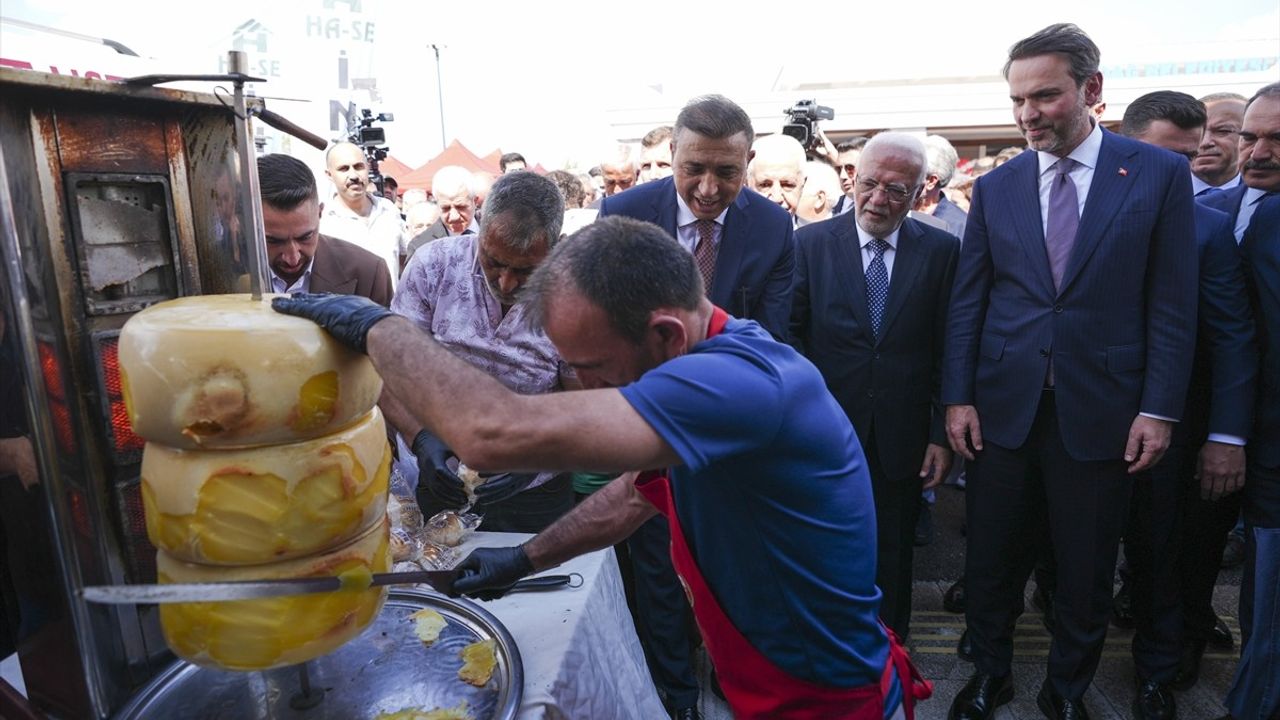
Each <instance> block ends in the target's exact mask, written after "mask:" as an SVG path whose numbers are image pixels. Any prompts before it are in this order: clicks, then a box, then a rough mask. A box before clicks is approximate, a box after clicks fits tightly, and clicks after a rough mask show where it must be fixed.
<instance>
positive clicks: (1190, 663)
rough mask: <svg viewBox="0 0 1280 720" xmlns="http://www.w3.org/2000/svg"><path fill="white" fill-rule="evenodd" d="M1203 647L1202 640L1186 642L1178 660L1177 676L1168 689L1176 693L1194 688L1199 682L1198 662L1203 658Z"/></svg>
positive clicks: (1203, 642)
mask: <svg viewBox="0 0 1280 720" xmlns="http://www.w3.org/2000/svg"><path fill="white" fill-rule="evenodd" d="M1204 646H1205V641H1204V640H1188V641H1187V644H1186V645H1183V646H1182V655H1181V656H1179V658H1178V674H1177V675H1175V676H1174V677H1173V682H1171V683H1169V687H1171V688H1173V689H1174V690H1177V691H1178V692H1185V691H1187V690H1190V689H1191V688H1193V687H1195V685H1196V683H1197V682H1198V681H1199V680H1200V660H1201V658H1203V657H1204Z"/></svg>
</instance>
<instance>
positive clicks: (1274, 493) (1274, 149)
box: [1227, 83, 1280, 719]
mask: <svg viewBox="0 0 1280 720" xmlns="http://www.w3.org/2000/svg"><path fill="white" fill-rule="evenodd" d="M1240 169H1241V175H1242V181H1243V185H1244V186H1246V187H1247V188H1248V189H1247V190H1246V191H1245V192H1244V193H1243V197H1242V202H1241V204H1240V206H1239V215H1245V214H1246V213H1248V218H1247V221H1246V222H1244V223H1243V225H1244V231H1243V233H1242V234H1241V238H1240V239H1241V242H1240V252H1241V256H1242V258H1243V260H1244V267H1245V279H1246V281H1247V282H1248V286H1249V298H1250V300H1251V301H1252V303H1253V312H1254V317H1255V318H1256V319H1257V323H1258V342H1259V349H1260V351H1261V355H1262V365H1261V373H1260V377H1261V382H1260V383H1259V385H1260V387H1259V392H1258V413H1257V420H1256V422H1255V425H1254V430H1253V438H1252V439H1251V440H1250V443H1249V448H1248V450H1249V467H1248V472H1247V478H1246V481H1245V499H1244V522H1245V565H1244V568H1245V571H1244V579H1243V581H1242V582H1241V583H1240V636H1241V649H1242V652H1241V661H1240V664H1241V667H1240V671H1239V672H1238V673H1237V676H1236V684H1235V687H1234V688H1233V689H1232V692H1231V696H1230V698H1229V699H1228V702H1227V707H1229V708H1230V709H1231V710H1232V712H1233V713H1234V714H1235V716H1236V717H1238V718H1242V719H1243V718H1253V717H1274V716H1275V715H1274V714H1275V713H1278V712H1280V695H1278V694H1277V693H1276V691H1275V687H1276V685H1275V679H1276V677H1277V673H1278V672H1280V627H1277V625H1276V615H1277V614H1278V613H1280V601H1277V599H1276V595H1277V592H1280V555H1278V554H1277V553H1274V552H1272V553H1259V552H1258V549H1257V542H1258V536H1259V535H1261V534H1270V535H1271V536H1273V537H1274V535H1275V534H1276V533H1277V532H1280V83H1272V84H1270V85H1267V86H1266V87H1263V88H1262V89H1261V90H1259V91H1258V92H1257V94H1255V95H1254V96H1253V97H1252V98H1251V99H1250V100H1249V103H1248V105H1246V106H1245V111H1244V123H1243V125H1242V126H1241V130H1240ZM1236 224H1237V226H1240V225H1241V224H1242V223H1241V222H1240V220H1239V219H1237V223H1236ZM1255 533H1257V535H1255ZM1258 584H1261V585H1262V587H1258V588H1257V592H1256V594H1255V586H1256V585H1258ZM1256 599H1261V600H1262V602H1264V603H1267V604H1268V605H1269V607H1268V606H1267V605H1264V606H1263V607H1258V608H1255V600H1256ZM1255 611H1256V612H1255Z"/></svg>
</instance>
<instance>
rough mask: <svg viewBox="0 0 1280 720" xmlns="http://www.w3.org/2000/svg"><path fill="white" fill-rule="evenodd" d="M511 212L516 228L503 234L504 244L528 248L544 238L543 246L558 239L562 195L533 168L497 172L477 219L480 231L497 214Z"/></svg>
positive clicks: (562, 207) (483, 233)
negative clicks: (504, 235) (505, 239)
mask: <svg viewBox="0 0 1280 720" xmlns="http://www.w3.org/2000/svg"><path fill="white" fill-rule="evenodd" d="M506 215H511V216H512V218H511V219H512V220H513V221H514V223H513V224H512V226H513V227H514V228H515V230H516V232H515V233H514V234H513V235H512V236H510V237H508V238H507V247H508V248H510V249H511V250H514V251H515V252H521V253H523V252H528V251H529V249H530V248H532V247H533V245H534V244H535V243H536V242H537V241H538V240H539V239H540V238H545V239H546V241H547V249H551V248H552V247H555V244H556V243H557V242H558V241H559V240H560V228H561V226H562V225H563V224H564V198H562V197H561V196H560V190H559V189H558V188H556V184H555V183H553V182H551V181H550V180H548V179H547V178H544V177H542V176H541V175H539V174H537V173H534V172H514V173H507V174H505V175H502V176H500V177H499V178H498V179H497V180H496V181H494V183H493V187H492V188H490V189H489V197H488V199H486V200H485V201H484V216H483V217H482V218H481V219H480V235H481V236H482V237H483V236H484V235H485V234H486V231H487V230H488V228H489V226H490V224H491V223H492V222H493V221H494V220H495V219H496V218H499V217H504V216H506Z"/></svg>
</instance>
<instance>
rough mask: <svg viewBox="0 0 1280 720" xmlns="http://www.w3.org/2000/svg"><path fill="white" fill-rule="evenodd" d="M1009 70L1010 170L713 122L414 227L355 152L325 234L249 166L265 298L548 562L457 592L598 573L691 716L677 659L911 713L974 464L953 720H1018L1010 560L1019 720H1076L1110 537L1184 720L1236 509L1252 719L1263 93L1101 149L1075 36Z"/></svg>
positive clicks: (863, 142) (725, 691)
mask: <svg viewBox="0 0 1280 720" xmlns="http://www.w3.org/2000/svg"><path fill="white" fill-rule="evenodd" d="M1004 75H1005V78H1006V80H1007V82H1008V87H1009V94H1010V97H1011V98H1012V103H1013V118H1014V120H1015V122H1016V124H1017V127H1018V129H1019V130H1020V132H1021V133H1022V135H1023V136H1024V138H1025V140H1026V147H1025V148H1019V149H1017V150H1015V151H1013V152H1009V153H1001V155H1000V156H997V157H996V158H993V159H990V160H989V161H988V162H976V161H968V162H966V163H964V166H963V167H960V166H961V163H960V161H959V159H958V157H957V153H956V151H955V149H954V148H953V147H952V146H951V145H950V144H949V143H948V142H947V141H946V140H945V139H944V138H941V137H939V136H933V135H931V136H927V137H923V138H922V137H919V136H917V135H913V134H909V133H901V132H883V133H878V134H876V135H874V136H873V137H871V138H869V139H867V138H858V139H855V140H851V141H846V142H841V143H839V144H833V143H831V142H830V141H828V140H827V139H826V138H825V137H823V138H820V142H819V143H817V144H816V146H815V147H814V148H810V149H809V151H808V152H806V148H805V147H803V146H802V145H801V144H800V143H799V142H798V141H796V140H795V139H794V138H792V137H790V136H787V135H784V134H773V135H767V136H762V137H756V135H755V132H754V130H753V127H752V124H751V121H750V118H749V117H748V116H747V115H746V113H745V112H744V111H743V110H742V109H741V108H740V107H739V106H738V105H736V104H735V103H733V102H732V101H731V100H729V99H727V98H724V97H721V96H715V95H712V96H704V97H699V98H695V99H693V100H691V101H690V102H689V103H688V104H687V105H686V106H685V107H684V108H683V109H682V110H681V112H680V114H679V116H678V117H677V118H675V120H674V123H673V125H672V126H664V127H660V128H656V129H655V130H654V131H653V132H651V133H649V134H648V135H646V136H645V138H644V139H643V141H642V142H641V147H640V150H639V152H638V153H633V152H631V151H630V149H628V148H627V147H626V146H622V145H620V146H619V147H618V148H617V149H616V151H614V152H611V153H608V157H605V158H602V159H601V163H600V166H599V174H598V176H592V175H585V176H583V175H577V174H575V173H572V172H567V171H552V172H550V173H548V174H547V175H546V176H542V175H540V174H537V173H534V172H531V171H529V170H527V169H526V168H527V163H526V162H525V160H524V158H523V157H521V156H520V155H518V154H515V153H511V154H508V155H505V156H503V158H502V166H503V174H502V175H501V176H499V177H497V178H479V179H477V178H476V177H475V176H473V174H472V173H469V172H467V171H466V170H464V169H462V168H456V167H449V168H443V169H441V170H440V171H438V172H437V174H436V176H435V178H434V180H433V184H432V189H431V193H430V195H429V196H428V194H427V193H425V192H422V191H413V190H411V191H407V192H405V193H404V195H403V196H398V197H397V199H398V200H399V202H400V208H399V210H400V212H397V209H396V206H395V205H394V204H393V202H392V201H390V200H389V199H387V198H384V197H380V196H379V195H378V194H377V193H376V192H375V190H374V188H372V187H371V186H370V184H369V181H368V167H367V165H366V164H365V162H364V160H363V154H362V153H361V152H360V149H359V148H357V147H355V146H352V145H349V144H339V145H335V146H334V147H333V148H331V149H330V150H329V152H328V154H327V157H326V161H327V174H328V177H329V179H330V180H332V182H333V194H332V196H331V197H328V198H327V199H325V200H324V202H323V203H321V200H320V197H319V194H318V191H317V188H316V184H315V182H314V178H313V177H308V176H309V175H310V173H309V171H308V169H307V168H306V166H305V165H304V164H303V163H301V162H299V161H297V160H293V159H291V158H286V157H284V156H276V155H272V156H265V157H263V158H262V159H261V160H260V162H259V174H260V178H261V184H262V188H263V212H264V218H265V221H266V223H265V225H266V235H267V246H268V255H269V260H270V263H269V264H270V267H271V271H272V274H273V284H274V287H275V289H276V291H277V292H282V293H283V292H288V293H298V294H296V295H294V296H293V297H292V298H287V299H286V298H281V299H278V300H277V301H276V306H277V309H279V310H281V311H282V312H289V313H292V314H297V315H301V316H304V317H308V318H311V319H312V320H314V321H316V322H318V323H319V324H320V325H322V326H323V327H325V328H326V329H327V330H329V331H330V332H331V333H332V334H333V335H334V336H335V337H337V338H338V339H340V340H342V341H343V342H345V343H347V344H349V345H350V346H351V347H353V348H355V349H357V350H359V351H361V352H365V353H367V354H368V355H369V357H370V358H371V359H372V360H373V362H374V364H375V366H376V367H377V368H378V370H379V372H380V374H381V375H382V377H383V379H384V381H385V383H386V389H385V391H384V395H383V398H382V401H381V406H382V408H383V411H384V413H385V414H386V417H387V418H388V420H389V422H390V424H391V425H392V426H393V427H394V429H395V431H396V432H397V435H398V438H397V444H398V446H399V450H400V455H401V465H402V467H404V468H405V469H406V470H407V471H408V472H409V474H410V475H412V476H415V477H416V481H414V482H415V486H416V492H417V497H418V500H419V503H420V504H421V505H422V507H423V509H424V511H425V512H427V514H431V513H433V512H435V511H437V510H442V509H450V508H458V507H460V506H462V505H463V504H464V503H465V502H466V501H467V498H466V494H465V492H464V490H463V484H462V481H461V480H460V479H459V478H458V476H457V474H456V473H457V469H456V468H457V462H458V461H459V460H461V461H462V462H464V463H465V464H466V465H467V466H469V467H471V468H474V469H477V470H480V471H482V472H485V473H492V476H491V477H490V479H489V480H488V481H487V482H486V483H485V484H484V485H482V486H480V490H479V491H478V495H479V498H478V500H477V507H478V508H479V511H480V512H481V513H482V514H483V515H484V521H483V524H482V525H481V529H489V530H502V531H520V532H531V533H537V535H535V537H534V538H533V539H531V540H529V541H528V542H527V543H525V544H523V545H521V546H518V547H512V548H497V549H485V550H477V551H475V552H474V553H473V554H472V555H471V556H470V557H468V558H467V559H466V560H465V561H464V563H463V572H462V574H461V575H460V576H459V579H458V581H457V583H456V585H455V590H456V591H458V592H460V593H464V594H469V595H474V596H477V597H482V598H487V597H496V596H498V595H501V594H502V593H503V592H504V591H505V589H506V588H508V587H510V586H511V584H513V583H514V582H515V581H516V580H518V579H519V578H520V577H522V576H524V575H526V574H529V573H531V572H534V571H538V570H543V569H546V568H548V567H551V566H554V565H555V564H557V563H559V562H562V561H564V560H565V559H567V558H569V557H572V556H574V555H576V554H579V553H581V552H586V551H589V550H594V549H600V548H605V547H609V546H614V547H615V549H616V550H617V552H618V556H619V559H620V564H621V567H622V570H623V573H624V576H625V578H626V580H627V585H628V596H629V601H630V602H631V604H632V609H633V613H634V616H635V619H636V629H637V632H638V634H639V637H640V640H641V644H642V646H643V648H644V650H645V655H646V658H647V660H648V662H649V665H650V669H651V671H652V675H653V678H654V682H655V685H656V686H657V688H658V690H659V691H660V694H661V695H662V696H663V698H664V699H665V701H666V702H667V704H668V706H669V708H670V710H671V712H672V714H673V717H676V718H682V719H688V718H697V717H698V716H699V715H698V710H697V703H698V695H699V686H698V683H697V680H696V677H695V675H694V673H693V665H692V660H691V656H692V652H693V651H692V648H693V647H694V645H695V644H696V643H699V642H701V643H703V644H705V647H706V649H707V652H708V654H709V657H710V659H711V661H712V663H713V665H714V667H715V671H716V678H717V680H716V684H715V688H714V689H715V691H716V692H717V693H720V694H722V695H723V696H724V697H725V698H726V699H727V701H728V702H729V704H730V707H731V708H732V709H733V711H734V713H735V715H736V716H738V717H759V718H781V717H785V718H837V717H840V718H875V719H876V720H880V719H881V718H895V717H908V718H909V717H911V716H912V708H913V705H914V702H915V701H916V700H918V699H922V698H925V697H927V696H928V695H929V693H930V686H929V683H928V682H927V681H925V680H923V679H922V678H920V677H919V675H918V673H917V672H916V671H915V669H914V667H913V666H912V665H911V663H910V660H909V658H908V657H907V655H906V653H905V651H904V650H903V649H902V646H901V644H900V643H901V642H902V640H903V639H905V638H906V637H907V636H908V634H909V632H910V614H911V613H910V610H911V589H912V574H911V567H912V562H913V548H914V547H915V545H916V541H917V539H918V535H919V527H920V518H921V515H922V513H924V512H927V504H926V503H927V501H925V500H922V497H924V496H927V495H928V493H929V491H930V490H931V489H932V488H934V487H936V486H937V485H939V484H940V483H942V482H944V481H946V480H947V479H948V478H949V477H950V478H952V480H954V479H955V478H957V477H958V476H960V475H961V474H963V477H964V482H965V488H966V493H965V498H966V516H967V528H968V541H967V551H966V563H965V568H964V573H963V577H962V578H961V579H960V582H959V583H958V584H957V588H956V589H955V590H953V592H951V593H949V594H948V596H949V597H948V602H949V605H952V606H955V607H956V608H957V609H961V610H962V611H963V612H964V613H965V617H966V625H967V631H966V633H965V637H964V639H963V641H962V643H961V644H962V647H961V650H962V652H963V654H964V655H965V656H966V657H968V658H969V659H971V661H972V662H973V664H974V670H975V671H974V674H973V676H972V677H971V679H970V680H969V682H968V683H967V684H966V685H965V686H964V688H963V689H962V690H961V691H960V692H959V693H958V694H957V695H956V696H955V697H954V698H948V699H947V700H948V701H949V702H950V703H951V706H950V712H949V717H950V718H953V719H955V720H975V719H980V718H991V717H993V714H994V713H995V710H996V708H997V707H998V706H1000V705H1002V704H1004V703H1006V702H1008V701H1009V700H1010V699H1011V698H1012V696H1013V693H1014V682H1013V680H1012V649H1013V645H1012V643H1013V640H1012V633H1013V627H1014V622H1015V620H1016V618H1017V617H1018V615H1019V614H1020V613H1021V612H1022V611H1023V597H1024V588H1025V586H1026V584H1027V580H1028V579H1029V577H1030V576H1031V575H1032V572H1033V570H1034V571H1035V574H1036V577H1037V585H1038V587H1037V592H1036V597H1037V598H1038V599H1039V602H1040V604H1041V605H1042V606H1043V608H1044V610H1045V620H1046V624H1048V625H1049V626H1050V629H1051V633H1052V636H1053V642H1052V646H1051V649H1050V653H1049V659H1048V664H1047V676H1046V678H1045V680H1044V682H1043V684H1042V686H1041V689H1040V691H1039V694H1038V696H1037V704H1038V706H1039V708H1040V709H1041V710H1042V711H1043V713H1044V714H1045V716H1046V717H1049V718H1071V719H1075V718H1084V717H1088V715H1087V712H1086V710H1085V706H1084V704H1083V701H1082V698H1083V697H1084V694H1085V691H1086V690H1087V689H1088V687H1089V686H1090V683H1091V682H1092V680H1093V676H1094V673H1095V671H1096V669H1097V666H1098V662H1099V659H1100V657H1101V653H1102V649H1103V641H1104V638H1105V635H1106V630H1107V625H1108V622H1109V620H1110V618H1111V616H1112V614H1113V613H1112V610H1113V604H1114V603H1113V588H1114V582H1115V572H1116V559H1117V556H1118V554H1119V549H1120V543H1121V539H1122V538H1123V540H1124V549H1125V557H1126V560H1127V563H1126V565H1127V569H1126V573H1127V575H1126V578H1127V579H1126V584H1125V588H1126V590H1125V597H1124V608H1125V612H1127V613H1131V616H1132V618H1133V620H1134V622H1135V623H1136V626H1137V631H1136V634H1135V639H1134V646H1133V655H1134V665H1135V669H1136V677H1137V679H1138V687H1137V689H1136V691H1135V693H1134V698H1133V705H1132V710H1133V714H1134V716H1135V717H1138V718H1143V719H1146V718H1155V719H1165V718H1173V717H1176V716H1177V707H1176V695H1175V694H1174V691H1176V690H1185V689H1187V688H1189V687H1191V686H1192V685H1194V684H1195V683H1196V682H1197V679H1198V675H1199V666H1200V660H1201V657H1202V656H1203V654H1204V652H1205V646H1206V643H1208V642H1210V641H1211V640H1212V639H1213V637H1214V634H1215V633H1216V632H1219V630H1218V628H1217V625H1218V619H1217V616H1216V615H1215V614H1214V611H1213V607H1212V592H1213V587H1214V584H1215V581H1216V575H1217V570H1218V563H1219V559H1220V558H1221V556H1222V553H1223V548H1224V545H1225V543H1226V538H1227V535H1228V533H1229V531H1230V530H1231V528H1232V527H1233V526H1234V525H1235V524H1236V520H1237V518H1238V516H1239V515H1240V513H1241V511H1242V510H1243V519H1244V527H1245V540H1246V561H1245V571H1244V582H1243V585H1242V588H1241V594H1240V606H1241V607H1240V625H1241V631H1242V637H1241V643H1240V644H1241V651H1242V659H1241V662H1240V666H1239V671H1238V673H1237V676H1236V678H1235V682H1234V685H1233V687H1232V690H1231V692H1230V694H1229V695H1228V697H1227V698H1226V701H1225V702H1226V706H1227V707H1228V709H1229V710H1230V712H1231V715H1230V717H1234V718H1238V719H1239V720H1267V719H1268V718H1270V719H1271V720H1274V719H1275V718H1276V717H1280V715H1277V713H1280V691H1278V690H1277V688H1276V684H1275V678H1276V677H1278V676H1280V648H1277V641H1278V640H1280V636H1278V634H1280V628H1278V627H1277V625H1276V622H1277V620H1276V619H1277V617H1280V605H1278V604H1277V595H1280V593H1277V591H1278V590H1280V545H1277V538H1278V537H1280V365H1278V364H1277V363H1280V347H1277V346H1276V343H1277V342H1280V197H1276V195H1277V193H1278V192H1280V83H1277V84H1272V85H1267V86H1266V87H1263V88H1261V89H1259V90H1258V91H1257V93H1256V94H1254V95H1253V96H1252V97H1249V98H1245V97H1242V96H1238V95H1232V94H1225V93H1223V94H1215V95H1211V96H1208V97H1205V98H1202V99H1196V98H1193V97H1191V96H1189V95H1185V94H1183V93H1178V92H1172V91H1161V92H1154V93H1150V94H1148V95H1144V96H1142V97H1140V98H1137V99H1136V100H1134V101H1133V102H1132V103H1130V104H1129V106H1128V108H1127V110H1126V111H1125V113H1124V118H1123V121H1122V123H1121V125H1120V127H1119V132H1112V131H1109V130H1106V129H1104V128H1103V127H1102V124H1101V122H1100V114H1101V111H1100V108H1101V107H1102V103H1103V76H1102V74H1101V72H1100V71H1099V50H1098V48H1097V46H1096V45H1095V44H1094V43H1093V42H1092V41H1091V40H1090V39H1089V37H1088V36H1087V35H1086V34H1085V33H1083V32H1082V31H1081V30H1080V29H1079V28H1076V27H1075V26H1073V25H1068V24H1061V25H1053V26H1050V27H1048V28H1045V29H1044V30H1042V31H1040V32H1038V33H1036V34H1034V35H1032V36H1030V37H1028V38H1025V39H1023V40H1020V41H1019V42H1017V43H1016V44H1014V45H1013V47H1012V48H1011V49H1010V52H1009V56H1008V62H1007V63H1006V65H1005V68H1004ZM958 167H960V169H958ZM597 181H598V182H597ZM393 193H394V191H393ZM401 212H402V213H403V218H401ZM361 248H363V249H361ZM331 293H336V294H331ZM690 618H692V619H694V620H696V623H692V622H690ZM695 625H696V629H692V628H694V627H695ZM1228 639H1229V638H1228Z"/></svg>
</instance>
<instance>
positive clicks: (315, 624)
mask: <svg viewBox="0 0 1280 720" xmlns="http://www.w3.org/2000/svg"><path fill="white" fill-rule="evenodd" d="M390 530H391V526H390V524H389V523H388V522H386V520H385V519H384V520H383V522H381V523H378V524H377V525H375V526H374V527H372V528H370V529H369V531H368V532H367V533H365V534H364V535H363V536H361V537H359V538H357V539H356V540H355V541H353V542H352V543H350V544H348V545H346V546H343V547H341V548H339V549H337V550H334V551H332V552H329V553H325V554H322V555H316V556H313V557H306V558H299V559H297V560H289V561H286V562H281V563H271V564H267V565H254V566H246V567H213V566H209V565H197V564H193V563H184V562H182V561H180V560H177V559H175V558H174V557H173V556H171V555H169V554H168V553H166V552H164V551H163V550H162V551H160V552H158V553H157V554H156V571H157V575H158V577H159V581H160V582H161V583H192V582H225V581H230V580H272V579H277V578H293V577H313V576H327V575H345V574H350V573H356V572H358V573H360V574H364V573H380V572H386V571H387V568H388V567H389V566H390V562H391V558H390V552H389V550H388V547H387V538H388V536H389V533H390ZM386 596H387V589H386V587H377V588H366V589H362V590H345V591H339V592H331V593H314V594H311V595H289V596H282V597H273V598H262V599H258V600H235V601H230V602H216V603H213V602H211V603H173V604H162V605H160V627H161V629H162V630H163V631H164V638H165V642H167V643H168V644H169V648H170V649H172V650H173V652H174V653H176V654H177V655H178V656H179V657H181V658H183V659H184V660H188V661H190V662H193V663H196V664H197V665H204V666H206V667H214V668H220V669H224V670H265V669H268V668H274V667H282V666H285V665H295V664H297V663H301V662H306V661H307V660H311V659H313V658H317V657H320V656H321V655H324V654H326V653H329V652H332V651H334V650H335V649H337V648H338V647H339V646H340V645H342V644H343V643H345V642H346V641H348V640H350V639H351V638H353V637H355V636H356V635H357V634H359V632H360V631H361V630H363V629H364V628H365V627H367V626H368V625H369V623H371V622H372V621H373V619H374V618H375V617H377V615H378V612H379V611H380V610H381V609H382V603H383V601H384V600H385V599H386Z"/></svg>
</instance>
